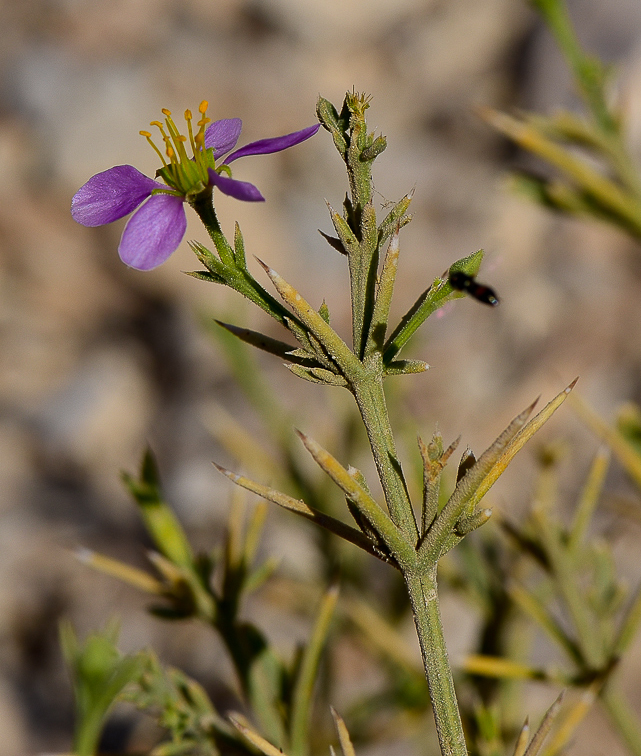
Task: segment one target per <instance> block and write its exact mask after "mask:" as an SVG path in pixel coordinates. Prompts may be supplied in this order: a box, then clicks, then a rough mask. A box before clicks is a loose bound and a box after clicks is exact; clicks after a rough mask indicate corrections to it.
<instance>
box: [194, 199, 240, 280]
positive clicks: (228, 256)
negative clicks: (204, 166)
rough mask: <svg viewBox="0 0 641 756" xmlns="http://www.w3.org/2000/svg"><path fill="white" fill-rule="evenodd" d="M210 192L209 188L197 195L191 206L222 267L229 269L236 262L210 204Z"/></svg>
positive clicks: (234, 265)
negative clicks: (203, 227)
mask: <svg viewBox="0 0 641 756" xmlns="http://www.w3.org/2000/svg"><path fill="white" fill-rule="evenodd" d="M211 195H212V192H211V187H210V188H209V191H203V192H201V193H200V194H198V195H197V196H196V197H195V198H194V199H193V200H192V202H191V206H192V207H193V208H194V210H195V211H196V213H197V214H198V217H199V218H200V220H201V221H202V222H203V225H204V226H205V228H206V229H207V233H208V234H209V237H210V239H211V240H212V241H213V242H214V246H215V247H216V252H218V255H219V257H220V260H221V262H222V263H223V265H226V266H227V267H229V268H235V267H236V260H235V259H234V252H233V250H232V248H231V246H230V244H229V242H228V241H227V239H226V238H225V235H224V234H223V232H222V230H221V228H220V222H219V221H218V216H217V215H216V210H215V209H214V206H213V204H212V197H211Z"/></svg>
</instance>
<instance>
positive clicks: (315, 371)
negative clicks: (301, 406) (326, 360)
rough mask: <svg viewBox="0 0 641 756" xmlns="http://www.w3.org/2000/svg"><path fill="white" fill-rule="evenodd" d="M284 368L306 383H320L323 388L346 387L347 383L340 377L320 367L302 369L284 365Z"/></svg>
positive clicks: (293, 365) (296, 366)
mask: <svg viewBox="0 0 641 756" xmlns="http://www.w3.org/2000/svg"><path fill="white" fill-rule="evenodd" d="M285 367H286V368H287V369H288V370H289V371H290V373H293V374H294V375H297V376H298V377H299V378H303V379H304V380H306V381H311V382H312V383H322V384H323V385H325V386H347V381H346V380H345V378H343V376H342V375H336V373H332V372H331V371H330V370H326V369H325V368H320V367H304V366H303V365H295V364H291V363H290V364H285Z"/></svg>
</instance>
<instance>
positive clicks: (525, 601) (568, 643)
mask: <svg viewBox="0 0 641 756" xmlns="http://www.w3.org/2000/svg"><path fill="white" fill-rule="evenodd" d="M507 591H508V593H509V595H510V598H511V599H512V600H513V601H514V603H515V604H517V606H518V607H519V608H520V609H521V611H523V612H525V614H527V615H529V616H530V617H531V618H532V619H533V620H534V622H535V623H536V624H537V625H538V626H539V627H540V628H541V629H542V630H543V631H544V632H546V633H547V634H548V635H549V637H550V638H551V639H552V640H553V641H554V642H555V643H557V644H558V645H559V646H561V648H563V650H564V651H565V652H566V653H567V654H568V656H569V657H570V658H571V659H572V660H573V661H574V662H575V663H576V664H578V665H580V666H581V665H583V657H582V655H581V652H580V650H579V648H578V647H577V645H576V643H575V641H574V640H572V638H570V637H569V636H568V634H567V633H566V632H565V630H564V629H563V628H562V627H561V625H560V624H559V623H558V622H557V621H556V620H555V619H554V617H553V616H552V615H551V614H550V612H549V611H548V607H547V606H545V604H543V603H542V602H541V601H540V600H539V599H538V598H537V597H536V596H534V594H532V593H531V592H529V591H528V590H526V589H525V588H523V587H522V586H520V585H518V584H517V583H515V582H512V583H510V585H508V589H507Z"/></svg>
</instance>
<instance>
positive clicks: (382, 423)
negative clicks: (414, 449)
mask: <svg viewBox="0 0 641 756" xmlns="http://www.w3.org/2000/svg"><path fill="white" fill-rule="evenodd" d="M372 359H377V360H378V361H379V362H380V359H381V355H380V354H377V355H374V356H373V358H372ZM377 372H378V371H377ZM352 390H353V392H354V397H355V399H356V403H357V405H358V409H359V410H360V413H361V417H362V419H363V424H364V425H365V429H366V430H367V436H368V438H369V443H370V447H371V449H372V456H373V457H374V462H375V463H376V469H377V471H378V476H379V478H380V481H381V485H382V486H383V492H384V493H385V500H386V501H387V506H388V509H389V513H390V516H391V518H392V521H393V522H394V524H395V525H397V526H398V527H399V528H400V529H401V530H402V531H403V534H404V535H405V536H406V538H407V539H408V540H410V541H411V542H412V543H417V542H418V537H419V536H418V527H417V525H416V518H415V517H414V511H413V509H412V504H411V502H410V498H409V494H408V493H407V486H406V483H405V478H404V477H403V471H402V469H401V463H400V462H399V460H398V455H397V453H396V444H395V442H394V436H393V434H392V427H391V425H390V421H389V415H388V413H387V403H386V402H385V393H384V391H383V379H382V377H381V375H380V374H378V375H376V374H372V373H371V372H369V371H368V374H367V375H366V376H365V377H364V378H363V379H362V380H360V381H357V382H355V383H354V384H353V388H352Z"/></svg>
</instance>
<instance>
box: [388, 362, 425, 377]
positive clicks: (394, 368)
mask: <svg viewBox="0 0 641 756" xmlns="http://www.w3.org/2000/svg"><path fill="white" fill-rule="evenodd" d="M429 369H430V366H429V365H428V364H427V362H423V360H394V361H393V362H390V364H389V365H386V366H385V369H384V372H383V375H385V376H388V375H414V374H416V373H424V372H425V371H426V370H429Z"/></svg>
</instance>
